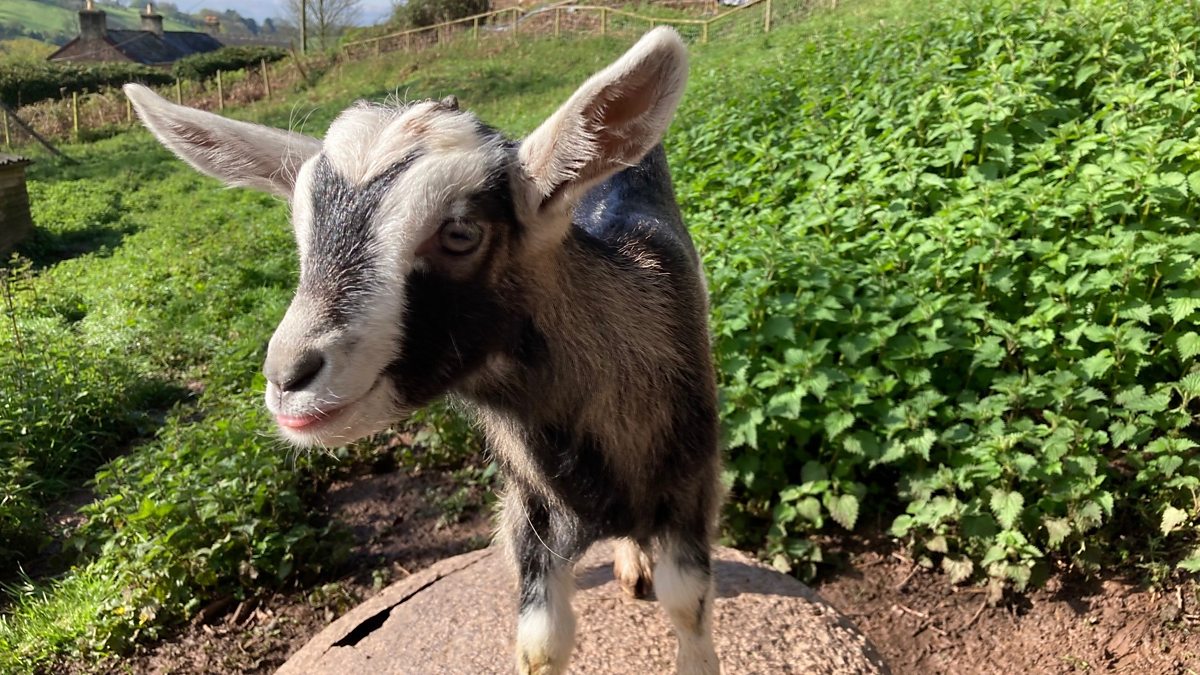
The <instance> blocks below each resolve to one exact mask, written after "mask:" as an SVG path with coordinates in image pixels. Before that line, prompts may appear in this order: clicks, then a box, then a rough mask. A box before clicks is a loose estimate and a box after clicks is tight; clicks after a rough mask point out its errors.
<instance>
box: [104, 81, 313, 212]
mask: <svg viewBox="0 0 1200 675" xmlns="http://www.w3.org/2000/svg"><path fill="white" fill-rule="evenodd" d="M124 91H125V95H126V96H128V97H129V100H130V101H132V102H133V107H134V109H136V110H137V114H138V117H140V118H141V119H142V123H144V124H145V125H146V127H147V128H148V129H150V131H151V132H152V133H153V134H154V135H155V136H156V137H157V138H158V140H159V141H161V142H162V144H163V145H165V146H167V148H168V149H170V150H171V151H172V152H174V153H175V154H176V155H178V156H179V158H180V159H182V160H183V161H185V162H187V163H188V164H191V165H192V166H194V167H195V168H196V169H197V170H199V171H200V172H201V173H205V174H208V175H209V176H212V177H213V178H216V179H218V180H221V181H224V182H225V183H226V184H228V185H234V186H238V187H249V188H254V189H256V190H262V191H263V192H269V193H272V194H275V195H279V196H280V197H283V198H284V199H287V200H289V201H290V200H291V199H292V192H293V191H294V189H295V187H296V185H295V180H296V172H297V171H299V170H300V165H301V164H303V163H304V161H305V160H306V159H308V158H309V157H312V156H313V155H315V154H317V153H318V152H320V151H321V141H318V140H317V139H315V138H312V137H309V136H305V135H303V134H297V133H294V132H291V131H283V130H281V129H274V128H271V127H267V126H263V125H261V124H251V123H249V122H238V121H236V120H231V119H228V118H225V117H221V116H220V115H214V114H212V113H209V112H204V111H203V110H196V109H195V108H189V107H187V106H182V105H176V104H174V103H171V102H170V101H168V100H166V99H164V98H163V97H161V96H159V95H158V94H155V93H154V92H153V91H151V90H150V89H148V88H147V87H143V86H142V85H140V84H127V85H125V87H124Z"/></svg>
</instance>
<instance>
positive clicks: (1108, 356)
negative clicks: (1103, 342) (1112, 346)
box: [1079, 349, 1117, 380]
mask: <svg viewBox="0 0 1200 675" xmlns="http://www.w3.org/2000/svg"><path fill="white" fill-rule="evenodd" d="M1116 362H1117V361H1116V359H1114V358H1113V355H1112V352H1110V351H1109V350H1107V349H1101V350H1100V351H1098V352H1096V353H1095V354H1093V355H1091V356H1089V357H1088V358H1086V359H1083V360H1082V361H1080V362H1079V367H1080V368H1082V369H1083V373H1084V375H1085V376H1087V379H1088V380H1095V379H1097V378H1099V377H1103V376H1104V374H1105V373H1107V372H1108V369H1109V368H1112V367H1113V364H1115V363H1116Z"/></svg>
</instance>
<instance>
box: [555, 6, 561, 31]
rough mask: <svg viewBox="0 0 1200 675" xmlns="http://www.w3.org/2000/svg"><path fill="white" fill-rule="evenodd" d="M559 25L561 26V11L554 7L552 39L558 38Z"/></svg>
mask: <svg viewBox="0 0 1200 675" xmlns="http://www.w3.org/2000/svg"><path fill="white" fill-rule="evenodd" d="M561 24H562V10H561V9H560V8H558V7H555V8H554V37H558V36H559V31H560V28H559V26H560V25H561Z"/></svg>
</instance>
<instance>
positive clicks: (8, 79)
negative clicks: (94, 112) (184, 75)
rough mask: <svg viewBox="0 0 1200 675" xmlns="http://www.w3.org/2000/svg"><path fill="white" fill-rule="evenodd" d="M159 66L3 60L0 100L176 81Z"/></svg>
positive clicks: (19, 102) (17, 101) (18, 101)
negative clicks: (138, 83)
mask: <svg viewBox="0 0 1200 675" xmlns="http://www.w3.org/2000/svg"><path fill="white" fill-rule="evenodd" d="M173 79H174V78H172V76H171V75H170V74H169V73H166V72H163V71H162V70H159V69H158V68H151V67H149V66H139V65H132V64H123V63H94V64H86V65H85V64H75V63H37V62H27V61H18V62H4V63H0V102H3V103H6V104H8V105H10V106H13V107H18V106H23V105H30V104H33V103H37V102H38V101H44V100H46V99H51V98H58V97H60V96H62V95H63V94H64V93H65V94H70V93H71V92H87V91H99V90H100V89H101V88H102V87H113V86H120V85H122V84H125V83H126V82H141V83H143V84H148V85H163V84H168V83H170V82H172V81H173Z"/></svg>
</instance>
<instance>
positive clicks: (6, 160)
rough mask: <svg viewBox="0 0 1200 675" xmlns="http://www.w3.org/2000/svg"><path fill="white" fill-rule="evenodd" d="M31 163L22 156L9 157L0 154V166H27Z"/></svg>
mask: <svg viewBox="0 0 1200 675" xmlns="http://www.w3.org/2000/svg"><path fill="white" fill-rule="evenodd" d="M29 163H30V161H29V160H28V159H25V158H24V157H21V156H20V155H8V154H5V153H3V152H0V166H8V165H10V164H17V165H25V164H29Z"/></svg>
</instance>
